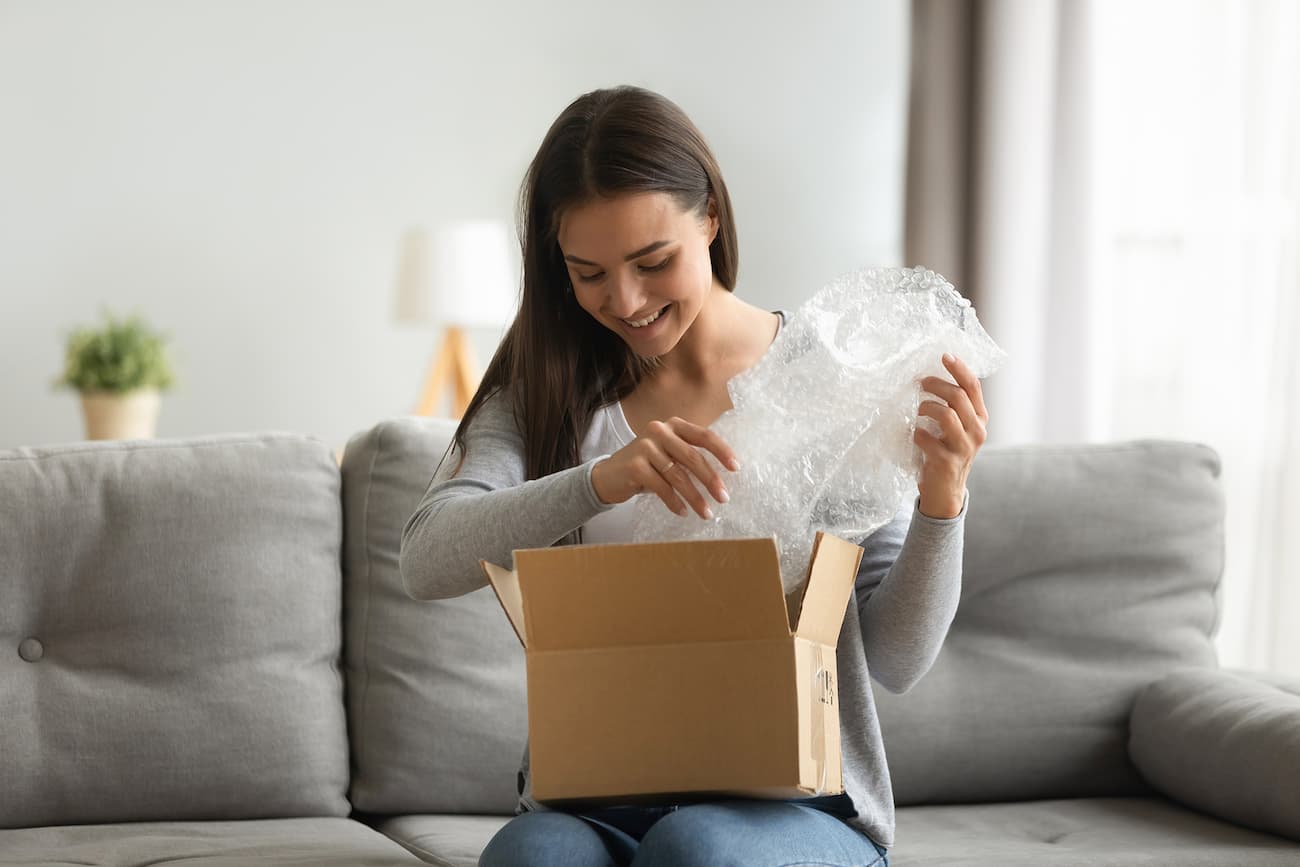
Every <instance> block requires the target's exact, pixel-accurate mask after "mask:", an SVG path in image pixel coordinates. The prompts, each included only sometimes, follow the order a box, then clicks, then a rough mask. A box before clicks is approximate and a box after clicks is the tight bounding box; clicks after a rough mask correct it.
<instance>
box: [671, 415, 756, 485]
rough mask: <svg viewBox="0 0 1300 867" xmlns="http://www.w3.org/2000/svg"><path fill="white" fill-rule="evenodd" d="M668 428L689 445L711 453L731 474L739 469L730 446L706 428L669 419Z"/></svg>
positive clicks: (737, 460) (685, 421) (737, 461)
mask: <svg viewBox="0 0 1300 867" xmlns="http://www.w3.org/2000/svg"><path fill="white" fill-rule="evenodd" d="M668 426H669V428H670V429H671V430H672V431H673V433H675V434H677V436H679V437H681V438H682V439H683V440H685V441H686V442H688V443H690V444H691V445H693V446H699V447H700V448H702V449H707V450H708V451H710V452H712V453H713V456H714V457H716V458H717V459H718V461H719V463H721V464H722V465H723V466H724V467H726V468H727V469H729V470H731V471H732V472H735V471H736V470H738V469H740V461H739V459H737V457H736V453H735V452H734V451H732V450H731V446H729V445H727V443H726V440H724V439H723V438H722V437H720V436H718V435H717V434H716V433H714V432H713V431H711V430H709V429H708V428H706V427H700V426H699V425H697V424H694V423H692V422H689V421H687V420H686V419H684V418H672V419H669V420H668Z"/></svg>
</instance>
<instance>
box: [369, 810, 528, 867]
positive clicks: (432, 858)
mask: <svg viewBox="0 0 1300 867" xmlns="http://www.w3.org/2000/svg"><path fill="white" fill-rule="evenodd" d="M511 818H513V817H511V816H455V815H446V814H444V815H440V816H395V817H393V818H391V819H388V820H386V821H384V822H383V823H381V824H379V825H378V826H377V827H378V829H379V830H380V831H382V832H384V833H385V834H387V835H388V836H389V837H392V838H393V839H394V840H396V841H397V842H399V843H401V844H402V845H403V846H405V847H406V848H407V849H408V850H409V851H411V852H413V853H414V854H416V855H418V856H420V859H421V860H422V861H427V862H429V863H430V864H437V865H439V867H475V865H476V864H478V857H479V856H480V855H482V854H483V850H484V849H486V848H487V844H488V841H489V840H491V839H492V838H493V836H495V835H496V833H497V831H500V830H501V829H502V828H504V827H505V826H506V823H507V822H509V821H510V819H511Z"/></svg>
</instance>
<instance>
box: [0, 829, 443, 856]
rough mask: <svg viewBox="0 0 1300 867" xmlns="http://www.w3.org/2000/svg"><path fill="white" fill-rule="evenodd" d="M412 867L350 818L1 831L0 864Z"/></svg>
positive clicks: (379, 836)
mask: <svg viewBox="0 0 1300 867" xmlns="http://www.w3.org/2000/svg"><path fill="white" fill-rule="evenodd" d="M182 863H184V864H185V865H187V867H190V865H202V867H226V865H230V867H235V865H254V864H256V865H258V867H273V865H274V867H331V865H334V867H390V865H391V867H402V865H405V867H411V865H413V864H419V863H420V862H419V860H418V859H416V858H413V857H412V856H411V854H410V853H409V852H407V851H406V850H405V849H403V848H402V847H401V846H400V845H398V844H397V843H395V842H393V841H392V840H390V839H389V838H387V837H385V836H384V835H383V834H380V833H379V832H378V831H375V830H373V829H371V828H368V827H366V826H365V825H363V824H361V823H360V822H356V821H353V820H351V819H338V818H311V819H252V820H242V821H235V822H134V823H123V824H113V825H59V826H50V827H44V828H16V829H7V830H0V865H6V867H9V865H12V867H18V865H21V867H56V865H57V867H65V865H68V864H99V865H106V867H107V865H111V867H134V865H145V864H148V865H151V867H152V865H168V864H182Z"/></svg>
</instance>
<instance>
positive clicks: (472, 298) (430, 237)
mask: <svg viewBox="0 0 1300 867" xmlns="http://www.w3.org/2000/svg"><path fill="white" fill-rule="evenodd" d="M512 270H513V269H512V268H511V260H510V242H509V231H508V229H507V228H506V225H505V224H504V223H500V222H496V221H490V220H466V221H461V222H456V223H449V224H446V225H444V226H441V227H439V228H438V229H437V230H435V231H434V232H432V233H430V232H428V231H426V230H424V229H413V230H411V231H409V232H407V233H406V236H405V237H404V238H403V241H402V253H401V263H400V266H399V271H398V278H397V319H398V321H399V322H406V323H414V324H428V323H435V322H436V323H439V324H441V325H442V327H443V338H442V343H441V345H440V346H439V347H438V348H437V349H436V350H435V352H434V354H433V356H432V358H431V359H430V361H429V367H428V370H427V371H426V373H425V378H424V384H423V386H422V387H421V389H420V398H419V401H418V403H417V404H416V408H415V414H416V415H434V414H435V413H436V412H437V410H438V404H439V401H440V400H441V398H442V396H443V394H444V393H445V392H446V391H447V390H448V388H450V389H451V415H452V417H453V418H460V417H461V416H462V415H464V413H465V408H466V407H467V406H468V405H469V402H470V399H471V398H472V397H473V396H474V392H475V390H477V388H478V382H479V371H478V365H477V364H476V363H475V360H474V353H473V349H472V348H471V346H470V342H469V336H468V335H467V333H466V332H467V331H468V330H469V329H471V328H492V327H496V328H499V327H501V326H502V325H504V324H505V323H506V322H508V321H509V320H510V317H511V316H512V315H513V313H514V304H515V288H514V287H515V281H514V279H513V277H512Z"/></svg>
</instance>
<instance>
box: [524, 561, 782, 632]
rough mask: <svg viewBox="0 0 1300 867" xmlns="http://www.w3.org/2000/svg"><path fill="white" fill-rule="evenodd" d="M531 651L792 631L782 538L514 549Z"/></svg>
mask: <svg viewBox="0 0 1300 867" xmlns="http://www.w3.org/2000/svg"><path fill="white" fill-rule="evenodd" d="M515 569H516V571H517V572H518V575H519V582H518V583H519V588H520V591H521V595H522V597H523V611H524V612H526V614H525V615H524V617H525V620H526V623H527V627H528V631H527V636H528V643H527V645H526V646H527V648H528V649H529V650H530V651H542V650H568V649H575V648H584V647H616V646H627V645H642V644H674V643H692V642H718V641H745V640H757V639H767V638H789V636H790V624H789V616H788V614H787V611H786V605H785V594H784V592H783V591H782V587H781V572H780V566H779V563H778V560H777V553H776V541H775V539H710V540H703V541H691V542H655V543H650V544H641V545H621V544H619V545H566V546H561V547H553V548H529V549H521V550H518V551H515Z"/></svg>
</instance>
